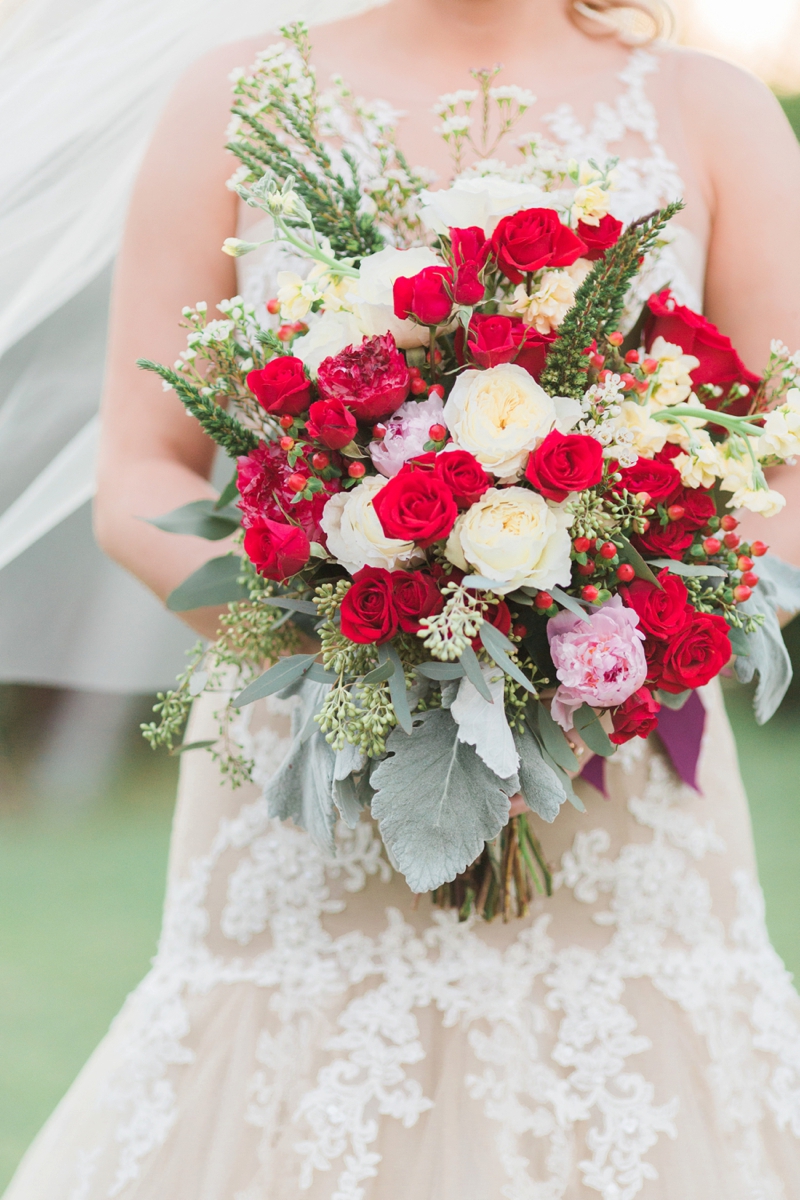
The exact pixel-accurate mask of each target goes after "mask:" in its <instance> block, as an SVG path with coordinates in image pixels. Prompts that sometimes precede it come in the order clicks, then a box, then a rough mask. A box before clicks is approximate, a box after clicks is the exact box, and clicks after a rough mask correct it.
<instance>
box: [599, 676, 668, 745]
mask: <svg viewBox="0 0 800 1200" xmlns="http://www.w3.org/2000/svg"><path fill="white" fill-rule="evenodd" d="M660 711H661V705H660V704H659V702H658V701H657V700H656V698H655V696H654V695H653V693H652V692H651V691H650V689H649V688H646V687H643V688H639V690H638V692H634V693H633V695H632V696H629V697H628V699H627V700H626V701H625V703H624V704H620V706H619V708H617V709H615V710H614V712H613V713H612V714H611V720H612V721H613V723H614V732H613V733H610V734H609V735H608V736H609V739H610V741H612V742H613V743H614V745H615V746H622V745H624V743H625V742H629V741H630V740H631V738H635V737H640V738H646V737H647V735H648V734H650V733H652V732H653V730H654V729H655V727H656V725H657V724H658V714H659V712H660Z"/></svg>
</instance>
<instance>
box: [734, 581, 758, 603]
mask: <svg viewBox="0 0 800 1200" xmlns="http://www.w3.org/2000/svg"><path fill="white" fill-rule="evenodd" d="M752 594H753V589H752V588H749V587H748V586H747V584H746V583H740V584H739V586H738V587H735V588H734V589H733V598H734V600H735V601H736V603H737V604H744V603H745V602H746V601H747V600H749V599H750V597H751V596H752Z"/></svg>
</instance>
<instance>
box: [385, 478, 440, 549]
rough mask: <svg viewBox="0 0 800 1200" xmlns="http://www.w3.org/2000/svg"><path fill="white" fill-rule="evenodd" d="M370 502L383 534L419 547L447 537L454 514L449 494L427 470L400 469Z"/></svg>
mask: <svg viewBox="0 0 800 1200" xmlns="http://www.w3.org/2000/svg"><path fill="white" fill-rule="evenodd" d="M372 504H373V507H374V509H375V512H376V513H377V514H378V520H379V521H380V523H381V526H382V528H383V532H384V533H385V534H386V536H387V537H390V538H399V540H400V541H401V542H416V544H417V545H418V546H422V547H423V548H424V547H425V546H430V545H432V544H433V542H438V541H440V539H441V538H444V537H447V535H448V533H449V532H450V530H451V529H452V528H453V526H454V525H455V522H456V517H457V516H458V509H457V508H456V502H455V500H454V499H453V493H452V492H451V491H450V489H449V487H447V486H446V485H445V484H444V483H442V481H441V479H439V478H438V476H436V475H434V474H432V473H430V472H429V471H419V470H413V469H412V470H406V469H405V468H403V470H401V471H399V472H398V474H397V475H395V476H394V478H393V479H390V480H389V482H388V483H387V484H386V486H385V487H382V488H381V490H380V491H379V492H376V494H375V499H374V500H373V501H372Z"/></svg>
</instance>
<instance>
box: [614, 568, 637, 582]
mask: <svg viewBox="0 0 800 1200" xmlns="http://www.w3.org/2000/svg"><path fill="white" fill-rule="evenodd" d="M635 577H636V572H635V571H634V569H633V567H632V566H631V564H630V563H620V565H619V566H618V567H617V579H618V580H619V581H620V583H630V582H631V580H632V579H635Z"/></svg>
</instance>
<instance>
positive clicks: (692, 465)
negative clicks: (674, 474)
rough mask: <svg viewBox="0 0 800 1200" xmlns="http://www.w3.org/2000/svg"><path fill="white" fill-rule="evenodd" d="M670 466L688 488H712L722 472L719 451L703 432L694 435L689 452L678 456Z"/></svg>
mask: <svg viewBox="0 0 800 1200" xmlns="http://www.w3.org/2000/svg"><path fill="white" fill-rule="evenodd" d="M672 465H673V466H674V467H675V468H676V470H678V471H680V473H681V482H682V483H683V486H684V487H688V488H701V487H702V488H710V487H713V486H714V484H715V483H716V481H717V479H718V478H719V477H720V475H721V474H722V472H723V462H722V460H721V456H720V453H719V450H718V449H717V447H716V446H715V445H714V443H713V442H712V441H711V438H710V437H709V436H708V434H707V433H705V431H704V430H700V431H699V432H698V433H696V434H695V435H694V439H693V443H692V446H691V448H690V450H689V452H688V453H684V454H678V455H677V456H676V457H675V458H673V460H672Z"/></svg>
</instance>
